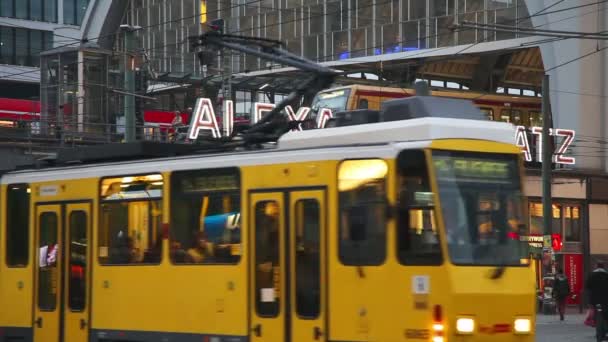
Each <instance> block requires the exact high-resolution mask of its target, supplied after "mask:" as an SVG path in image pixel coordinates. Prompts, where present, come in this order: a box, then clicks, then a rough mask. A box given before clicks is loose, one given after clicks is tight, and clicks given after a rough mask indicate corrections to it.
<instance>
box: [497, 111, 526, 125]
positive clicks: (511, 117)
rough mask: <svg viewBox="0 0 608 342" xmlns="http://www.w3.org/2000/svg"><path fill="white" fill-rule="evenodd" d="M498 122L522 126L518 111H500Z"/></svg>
mask: <svg viewBox="0 0 608 342" xmlns="http://www.w3.org/2000/svg"><path fill="white" fill-rule="evenodd" d="M500 120H501V121H505V122H509V123H512V124H514V125H522V124H523V119H522V115H521V110H519V109H503V110H501V111H500Z"/></svg>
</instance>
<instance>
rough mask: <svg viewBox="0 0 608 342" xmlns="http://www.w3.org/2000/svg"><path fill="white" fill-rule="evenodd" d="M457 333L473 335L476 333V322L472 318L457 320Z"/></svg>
mask: <svg viewBox="0 0 608 342" xmlns="http://www.w3.org/2000/svg"><path fill="white" fill-rule="evenodd" d="M456 331H457V332H458V333H459V334H472V333H473V331H475V320H474V319H472V318H459V319H457V320H456Z"/></svg>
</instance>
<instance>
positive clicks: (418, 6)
mask: <svg viewBox="0 0 608 342" xmlns="http://www.w3.org/2000/svg"><path fill="white" fill-rule="evenodd" d="M409 1H410V20H414V19H424V18H426V1H419V0H409Z"/></svg>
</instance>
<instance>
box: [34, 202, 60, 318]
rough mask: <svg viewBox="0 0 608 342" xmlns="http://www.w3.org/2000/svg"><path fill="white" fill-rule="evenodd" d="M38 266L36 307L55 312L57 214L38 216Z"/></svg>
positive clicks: (57, 252) (48, 213)
mask: <svg viewBox="0 0 608 342" xmlns="http://www.w3.org/2000/svg"><path fill="white" fill-rule="evenodd" d="M39 227H40V231H39V232H38V233H39V240H40V244H39V246H38V247H39V251H40V260H39V264H38V307H39V308H40V310H43V311H55V308H56V307H57V280H58V279H59V277H60V276H59V274H58V272H57V260H58V258H59V256H60V255H61V253H60V252H59V245H58V244H57V214H55V213H53V212H44V213H42V214H40V226H39Z"/></svg>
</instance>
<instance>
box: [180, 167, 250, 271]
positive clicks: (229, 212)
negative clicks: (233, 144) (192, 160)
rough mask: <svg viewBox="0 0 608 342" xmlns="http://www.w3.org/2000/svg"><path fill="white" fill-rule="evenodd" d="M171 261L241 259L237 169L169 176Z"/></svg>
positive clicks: (204, 262) (221, 261)
mask: <svg viewBox="0 0 608 342" xmlns="http://www.w3.org/2000/svg"><path fill="white" fill-rule="evenodd" d="M171 191H172V193H171V253H170V254H171V261H173V263H175V264H236V263H238V262H239V260H240V258H241V194H240V175H239V170H238V169H237V168H224V169H209V170H196V171H179V172H174V173H173V174H172V175H171Z"/></svg>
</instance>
